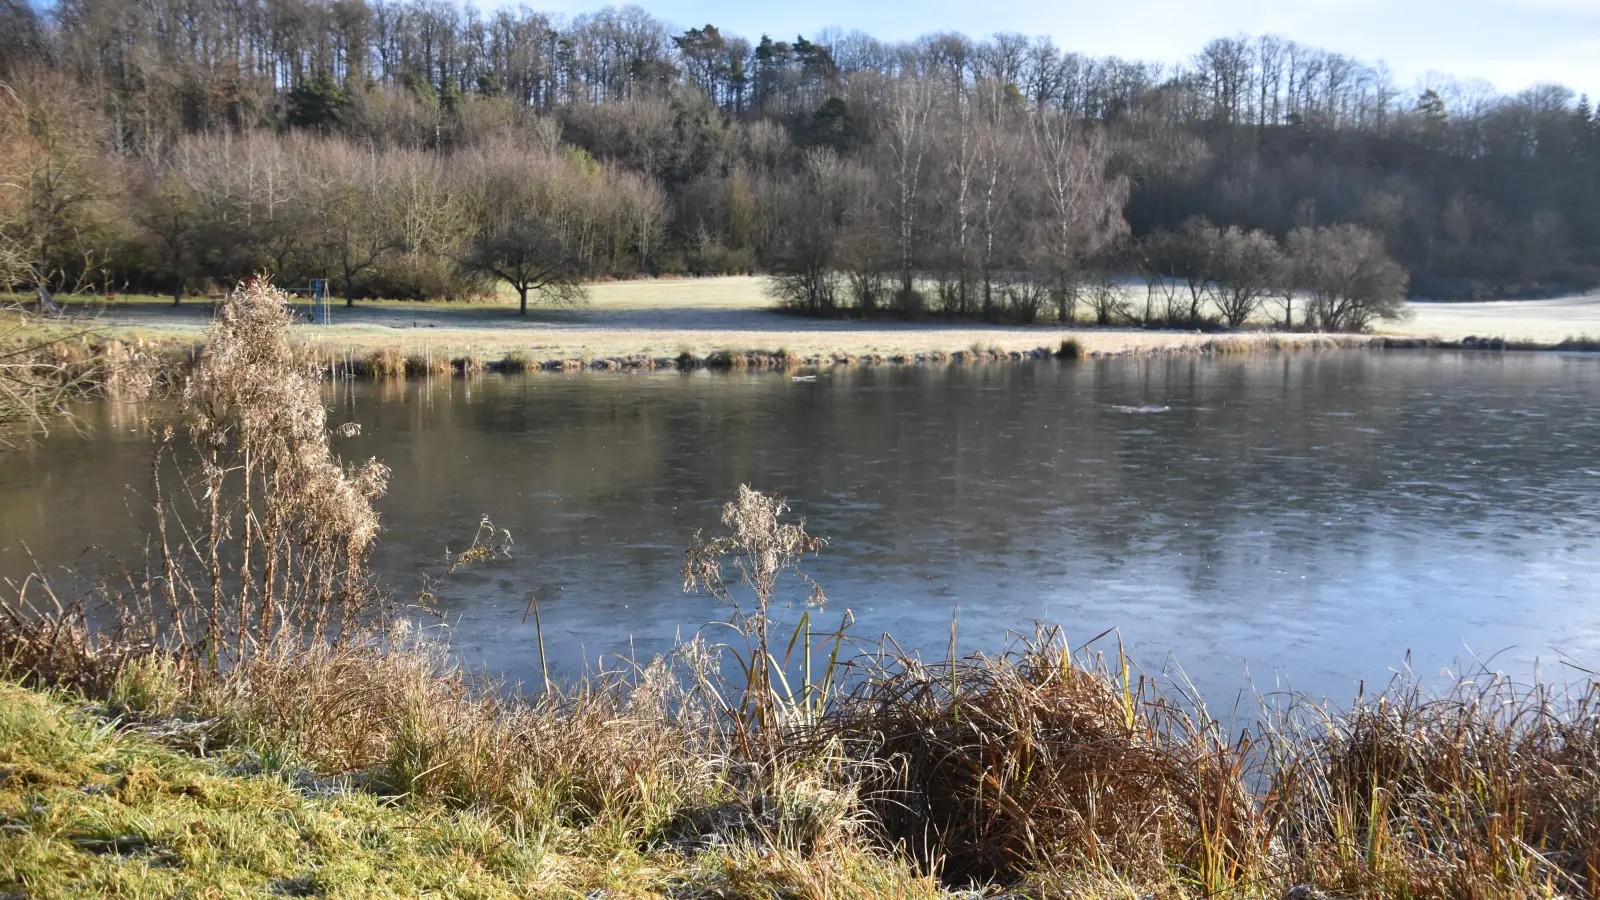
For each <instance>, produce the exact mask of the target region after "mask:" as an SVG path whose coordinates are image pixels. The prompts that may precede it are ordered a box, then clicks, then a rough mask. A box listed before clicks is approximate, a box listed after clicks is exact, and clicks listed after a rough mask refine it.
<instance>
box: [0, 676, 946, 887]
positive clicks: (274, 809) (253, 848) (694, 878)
mask: <svg viewBox="0 0 1600 900" xmlns="http://www.w3.org/2000/svg"><path fill="white" fill-rule="evenodd" d="M105 716H106V711H105V708H104V707H101V706H98V705H95V704H91V703H88V702H87V701H85V700H84V699H83V698H82V697H80V696H77V695H74V694H71V693H66V692H55V691H42V690H34V689H29V688H24V687H21V686H19V685H18V684H17V683H15V682H12V681H3V680H0V896H7V897H28V898H32V900H49V898H67V897H102V896H116V897H126V898H146V897H148V898H155V897H178V896H193V897H202V896H217V897H241V896H263V895H267V896H270V895H280V896H319V897H329V898H342V897H422V896H432V897H473V898H497V897H584V896H596V895H597V893H596V892H603V893H604V895H605V896H609V897H636V896H707V897H762V898H766V897H819V898H820V897H833V896H859V897H869V896H883V897H936V896H940V895H941V894H942V892H941V891H940V890H939V888H938V887H937V886H936V885H935V883H934V882H933V881H932V880H931V879H928V878H926V877H922V876H918V875H915V874H914V873H913V872H912V871H911V870H910V869H909V868H907V867H906V866H905V865H903V864H901V863H897V862H895V861H893V860H891V859H889V858H886V857H883V856H879V855H873V854H869V853H850V852H843V853H830V854H817V855H807V856H802V855H801V854H799V853H798V852H797V851H795V850H792V849H785V848H782V847H776V846H771V845H767V844H763V843H761V842H759V841H753V842H745V843H739V842H734V843H730V844H727V845H725V846H722V847H714V848H692V847H686V848H677V847H673V846H671V845H669V844H666V843H662V842H656V843H655V844H653V845H648V844H646V845H641V843H640V842H639V840H638V839H637V836H636V835H630V834H626V833H610V834H608V833H606V830H605V829H599V828H590V829H581V828H573V827H569V826H563V825H560V824H557V823H555V822H554V821H553V820H548V819H547V820H544V821H541V822H531V821H526V820H521V819H518V818H516V817H508V816H506V815H505V814H504V812H503V811H497V810H479V809H473V808H465V809H463V808H453V807H450V806H447V805H444V804H442V803H437V802H421V801H416V800H402V799H399V798H391V797H384V796H382V795H381V794H379V793H373V792H370V791H367V790H361V789H356V788H353V787H350V786H349V783H348V782H341V781H338V780H334V779H322V780H319V779H316V778H314V777H312V776H310V775H309V774H308V773H306V772H304V771H303V770H300V769H297V768H295V767H294V766H292V765H288V764H286V763H283V762H282V761H281V759H280V761H279V762H277V763H276V764H274V763H273V762H271V760H273V759H278V758H277V757H274V756H273V755H271V754H266V755H262V754H260V753H256V752H252V751H250V750H249V749H243V748H238V747H230V748H224V749H222V750H221V752H215V751H213V755H209V756H206V757H204V758H202V757H197V756H195V755H192V754H191V753H188V752H182V751H180V750H178V749H174V748H173V747H171V746H167V745H166V744H164V743H163V741H162V739H161V737H160V735H161V734H162V733H163V729H159V728H144V727H139V726H125V727H118V724H117V723H116V722H115V721H114V720H112V719H109V718H106V717H105ZM171 731H172V729H171V728H170V727H169V728H168V729H166V730H165V733H167V734H168V735H169V738H168V741H169V742H170V740H171V739H170V734H171Z"/></svg>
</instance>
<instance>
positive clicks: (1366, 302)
mask: <svg viewBox="0 0 1600 900" xmlns="http://www.w3.org/2000/svg"><path fill="white" fill-rule="evenodd" d="M1289 252H1290V254H1291V256H1292V257H1293V258H1294V260H1295V262H1296V265H1297V267H1298V268H1299V270H1300V272H1301V273H1302V277H1303V278H1304V279H1305V284H1306V287H1307V288H1308V289H1309V290H1310V298H1309V303H1308V306H1307V309H1306V318H1307V321H1308V322H1309V323H1311V324H1313V325H1315V326H1317V327H1320V328H1323V329H1326V330H1329V331H1362V330H1364V329H1366V328H1367V327H1368V326H1369V325H1371V324H1372V321H1373V320H1374V319H1398V318H1401V317H1402V316H1403V315H1404V314H1405V298H1406V286H1407V277H1406V272H1405V270H1404V269H1402V268H1401V267H1400V265H1399V264H1398V263H1396V262H1395V261H1394V260H1393V259H1392V258H1391V257H1390V256H1389V254H1388V251H1386V250H1385V249H1384V246H1383V240H1382V239H1381V238H1379V237H1378V236H1377V235H1376V234H1374V233H1373V232H1371V231H1369V230H1367V229H1365V228H1362V227H1361V226H1359V225H1334V226H1332V227H1329V228H1297V229H1295V230H1294V232H1293V233H1291V234H1290V235H1289Z"/></svg>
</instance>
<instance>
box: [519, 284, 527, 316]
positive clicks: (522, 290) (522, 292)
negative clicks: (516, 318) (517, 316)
mask: <svg viewBox="0 0 1600 900" xmlns="http://www.w3.org/2000/svg"><path fill="white" fill-rule="evenodd" d="M517 297H518V298H519V299H520V300H521V302H522V310H521V314H522V315H524V316H525V315H527V314H528V288H527V286H526V285H518V286H517Z"/></svg>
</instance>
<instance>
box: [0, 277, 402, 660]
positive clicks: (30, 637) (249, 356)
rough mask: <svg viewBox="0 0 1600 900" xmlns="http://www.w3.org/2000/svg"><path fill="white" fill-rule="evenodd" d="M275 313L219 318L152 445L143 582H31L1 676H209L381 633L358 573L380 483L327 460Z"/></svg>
mask: <svg viewBox="0 0 1600 900" xmlns="http://www.w3.org/2000/svg"><path fill="white" fill-rule="evenodd" d="M286 300H287V297H286V295H284V294H283V293H282V292H280V291H278V290H276V289H274V288H272V287H271V286H270V285H269V284H267V283H266V282H264V281H259V280H257V281H252V282H249V283H247V284H245V285H242V286H240V287H239V288H238V289H237V290H235V291H234V292H233V293H232V294H231V295H230V296H229V297H228V298H227V299H226V300H225V301H224V302H223V303H221V304H219V306H218V308H217V312H216V318H215V320H214V322H213V324H212V328H211V334H210V341H209V344H208V347H207V350H206V353H205V355H204V357H202V359H201V360H200V363H199V365H198V366H197V368H196V370H195V372H194V374H193V376H192V377H191V378H190V380H189V382H188V385H187V386H186V388H185V392H184V393H185V399H186V400H187V404H186V406H187V409H188V416H187V422H186V423H185V427H183V428H181V429H174V428H172V427H167V428H165V429H162V430H161V432H160V434H159V435H157V438H156V447H155V453H154V454H153V462H152V466H151V477H152V485H153V507H154V509H153V512H154V520H155V526H156V527H155V535H154V539H153V550H152V553H151V555H150V559H149V562H148V571H147V572H146V573H143V574H142V575H140V576H138V577H134V576H130V577H127V578H125V579H122V580H120V581H118V580H114V579H106V580H103V581H102V582H101V583H100V585H99V587H98V588H96V589H95V590H94V591H93V592H92V593H91V594H90V595H89V596H86V597H80V598H77V599H76V600H75V601H74V602H72V603H70V604H62V603H61V602H60V600H59V599H58V598H57V597H55V596H54V594H53V592H52V590H51V586H50V585H49V583H48V582H47V581H45V580H43V579H29V581H28V582H26V583H25V584H24V585H23V586H22V587H21V589H20V590H19V592H18V595H17V596H16V597H15V598H12V599H10V600H9V601H8V602H7V603H6V604H5V612H6V615H7V616H8V618H9V619H10V620H11V623H12V627H11V628H8V629H6V630H5V633H4V635H3V636H0V637H3V639H4V640H5V642H6V643H7V644H8V646H6V647H5V648H4V650H5V651H6V652H7V653H9V654H10V655H11V657H12V664H13V666H15V665H17V664H18V663H19V662H26V661H29V660H31V661H32V662H31V669H32V671H33V672H34V674H36V675H38V676H41V677H44V678H45V679H46V680H56V681H60V680H69V681H73V680H76V679H75V678H73V677H72V673H71V672H69V671H67V670H66V669H64V668H63V667H75V668H78V669H82V670H84V671H83V672H81V673H79V674H80V675H81V676H83V677H89V675H90V674H91V673H90V671H89V670H90V669H91V668H92V666H91V663H92V662H93V660H94V658H95V656H96V655H97V654H103V653H113V652H116V653H123V654H128V653H132V652H133V651H132V650H131V649H130V648H145V649H147V650H148V649H153V648H156V647H162V648H166V650H167V651H168V652H171V653H173V654H175V655H176V656H178V657H180V658H183V659H186V660H196V661H203V662H204V664H205V665H206V667H208V668H210V669H212V670H213V671H214V670H217V669H218V668H221V667H223V666H224V664H229V663H237V662H239V661H240V660H243V659H245V658H247V657H250V656H252V655H256V654H260V653H265V652H268V651H269V650H271V649H272V648H274V647H275V646H276V645H280V644H282V645H290V646H292V645H298V644H300V643H303V642H305V641H308V640H323V641H332V642H334V643H336V644H337V643H338V642H339V641H340V640H342V639H343V638H344V637H345V636H348V635H354V634H355V633H357V632H358V631H359V630H361V629H362V628H363V627H364V626H365V625H366V624H369V623H370V622H373V621H378V620H381V619H382V617H383V612H382V609H381V607H382V604H383V596H382V594H381V593H380V592H378V591H377V590H376V589H375V588H374V587H373V585H372V584H371V583H370V580H369V578H368V572H367V565H366V563H367V557H368V554H369V552H370V550H371V548H372V544H373V541H374V539H375V538H376V537H377V533H378V518H377V514H376V512H374V510H373V508H372V500H373V499H374V498H376V497H377V496H378V495H380V494H381V493H382V492H383V490H384V487H385V485H386V483H387V480H388V469H386V468H385V467H384V466H382V465H381V464H379V463H377V462H376V461H368V462H367V463H365V464H363V465H360V466H356V467H352V468H347V467H345V466H344V465H343V464H342V463H341V462H340V461H339V459H338V458H337V457H336V456H335V455H334V454H333V452H332V450H331V449H330V447H329V444H328V428H327V413H326V410H325V409H324V408H323V406H322V400H321V394H320V389H319V385H318V381H319V378H320V374H319V373H320V369H319V367H317V366H316V365H314V364H312V363H311V362H309V361H308V360H306V358H305V355H304V354H303V353H301V352H300V350H299V348H297V347H296V346H295V345H293V344H292V343H291V341H290V340H289V324H290V322H291V320H292V316H291V313H290V311H289V309H288V307H287V305H286ZM185 436H186V437H187V444H188V446H187V447H183V448H181V449H180V448H179V447H177V446H175V445H177V444H178V443H180V442H181V439H182V437H185ZM91 619H93V620H94V621H96V622H106V621H110V622H113V623H115V628H114V630H113V631H111V632H106V631H105V630H104V629H103V628H98V629H91V627H90V624H89V623H90V621H91ZM74 640H76V641H77V642H78V643H79V644H80V647H79V649H77V650H70V651H69V650H68V649H67V647H66V645H68V644H71V643H72V642H73V641H74ZM91 680H92V679H91Z"/></svg>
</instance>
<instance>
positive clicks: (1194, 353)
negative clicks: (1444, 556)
mask: <svg viewBox="0 0 1600 900" xmlns="http://www.w3.org/2000/svg"><path fill="white" fill-rule="evenodd" d="M1124 335H1125V336H1130V337H1142V336H1148V335H1160V336H1162V337H1165V338H1168V340H1155V341H1151V340H1124V341H1117V340H1115V339H1114V338H1116V337H1118V336H1124ZM1095 337H1098V338H1100V340H1081V339H1080V338H1079V336H1078V335H1074V336H1072V337H1069V338H1067V339H1065V340H1063V341H1061V343H1060V344H1059V345H1058V346H1056V347H1054V348H1052V347H1049V346H1036V347H1032V348H1030V349H1019V350H1006V349H1002V348H1000V347H997V346H991V347H987V348H984V347H979V346H973V347H969V348H967V349H958V350H942V349H923V350H913V351H900V352H893V353H884V352H864V353H853V352H849V351H845V350H838V351H834V352H831V353H810V354H805V355H802V354H799V353H795V352H793V351H790V350H787V349H783V348H780V349H777V350H763V349H743V350H737V349H727V348H724V349H716V350H711V351H709V352H706V353H695V352H691V351H689V350H684V351H682V352H680V353H677V354H675V355H663V354H650V353H645V352H634V353H618V354H612V355H603V356H595V355H588V354H584V355H566V354H555V355H535V354H534V353H531V352H529V351H527V350H523V349H521V348H516V347H512V348H510V349H508V350H506V351H505V352H504V353H503V354H501V355H500V356H499V357H498V358H495V357H488V356H485V355H482V354H480V353H478V352H475V351H466V352H449V351H447V350H445V349H443V348H440V349H435V346H436V345H432V344H431V343H424V344H423V345H422V346H420V347H418V346H416V345H415V344H412V345H409V347H408V345H407V344H405V343H400V344H398V345H390V346H385V347H381V348H377V349H368V348H366V347H363V346H362V345H361V344H351V345H344V346H336V347H331V348H330V347H329V346H328V345H327V344H325V343H322V342H312V341H305V340H302V341H300V342H298V346H299V347H300V348H301V350H302V352H303V353H304V354H305V356H304V358H305V359H306V361H307V362H308V363H309V364H310V365H312V366H314V367H315V368H316V369H317V370H318V371H319V372H320V373H321V374H322V375H323V376H324V377H327V378H330V379H350V378H361V379H374V380H380V379H386V378H428V377H454V376H474V375H479V374H484V373H495V374H504V375H518V374H529V373H541V374H544V373H551V374H561V373H575V372H669V371H676V372H693V371H701V370H706V371H713V372H718V371H721V372H730V371H768V372H798V371H801V370H817V371H824V370H833V369H839V368H847V367H856V366H861V367H903V366H941V365H942V366H951V365H983V364H994V363H1007V362H1012V363H1015V362H1022V363H1029V362H1042V361H1046V360H1056V361H1069V362H1073V361H1087V360H1102V359H1136V358H1149V357H1180V356H1191V357H1225V358H1238V357H1245V356H1256V355H1262V354H1280V353H1305V352H1312V353H1316V352H1326V351H1337V350H1363V351H1376V350H1423V351H1431V350H1445V351H1474V352H1492V353H1508V352H1510V353H1518V352H1522V353H1527V352H1569V353H1594V352H1597V351H1600V340H1590V339H1587V338H1568V339H1565V340H1562V341H1558V342H1553V343H1546V342H1537V341H1511V340H1506V339H1503V338H1478V337H1469V338H1465V339H1462V340H1442V339H1439V338H1429V337H1400V336H1394V335H1384V334H1327V333H1295V332H1244V333H1224V334H1209V335H1207V334H1193V333H1188V332H1153V331H1152V332H1143V331H1141V332H1129V331H1117V332H1112V331H1109V330H1108V331H1107V332H1102V333H1099V334H1097V335H1095ZM1107 338H1112V340H1106V339H1107ZM205 348H206V342H205V341H203V340H176V339H165V340H162V339H156V340H147V339H143V338H139V337H133V336H127V337H122V336H114V335H105V334H101V333H97V332H95V333H84V334H82V335H80V336H77V337H75V338H74V339H72V340H67V341H62V342H60V343H56V344H53V345H51V346H50V349H49V350H48V353H49V354H50V356H49V360H50V362H51V363H52V364H54V365H56V366H59V367H60V369H59V372H60V373H61V374H62V375H64V376H66V377H70V378H72V379H75V380H77V381H79V382H80V383H84V384H89V385H93V386H95V387H97V388H99V389H101V390H103V391H105V392H107V393H112V392H115V393H117V394H118V395H119V396H122V397H125V398H128V397H131V398H134V399H138V398H139V397H140V396H141V395H154V394H159V393H161V392H162V391H163V390H166V389H170V388H172V387H173V386H175V385H177V384H178V383H180V382H181V379H182V378H184V377H185V376H186V375H187V374H188V372H190V371H191V370H192V369H193V367H194V365H195V364H196V363H197V361H198V360H199V359H200V358H201V357H202V356H203V355H204V353H205Z"/></svg>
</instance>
